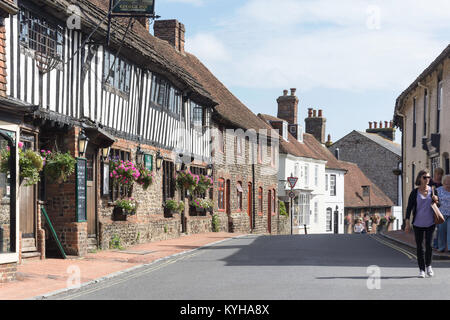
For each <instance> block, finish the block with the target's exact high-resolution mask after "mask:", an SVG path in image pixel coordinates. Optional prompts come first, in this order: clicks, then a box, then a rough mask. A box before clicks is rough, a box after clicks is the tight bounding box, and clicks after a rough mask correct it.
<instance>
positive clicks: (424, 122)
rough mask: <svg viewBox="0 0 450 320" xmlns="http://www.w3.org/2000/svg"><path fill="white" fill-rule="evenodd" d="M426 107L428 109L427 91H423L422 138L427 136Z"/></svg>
mask: <svg viewBox="0 0 450 320" xmlns="http://www.w3.org/2000/svg"><path fill="white" fill-rule="evenodd" d="M427 107H428V90H427V89H425V92H424V98H423V136H424V137H425V136H426V135H427Z"/></svg>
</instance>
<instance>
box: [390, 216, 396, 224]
mask: <svg viewBox="0 0 450 320" xmlns="http://www.w3.org/2000/svg"><path fill="white" fill-rule="evenodd" d="M395 220H397V218H396V217H394V216H390V217H389V222H390V223H392V222H394V221H395Z"/></svg>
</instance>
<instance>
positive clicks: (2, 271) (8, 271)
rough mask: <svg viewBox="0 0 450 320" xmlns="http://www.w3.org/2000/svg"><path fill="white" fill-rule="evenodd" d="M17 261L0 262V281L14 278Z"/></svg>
mask: <svg viewBox="0 0 450 320" xmlns="http://www.w3.org/2000/svg"><path fill="white" fill-rule="evenodd" d="M16 272H17V263H7V264H0V283H4V282H8V281H13V280H16Z"/></svg>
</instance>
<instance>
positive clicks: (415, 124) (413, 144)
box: [412, 98, 417, 148]
mask: <svg viewBox="0 0 450 320" xmlns="http://www.w3.org/2000/svg"><path fill="white" fill-rule="evenodd" d="M416 111H417V110H416V98H414V100H413V136H412V146H413V148H415V147H416V135H417V123H416V120H417V118H416Z"/></svg>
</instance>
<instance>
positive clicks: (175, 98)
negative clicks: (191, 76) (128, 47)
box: [150, 74, 192, 117]
mask: <svg viewBox="0 0 450 320" xmlns="http://www.w3.org/2000/svg"><path fill="white" fill-rule="evenodd" d="M150 98H151V101H152V102H153V103H154V104H156V105H157V106H159V107H161V108H162V109H164V110H167V111H169V112H171V113H174V114H176V115H179V114H180V111H181V107H182V104H183V103H182V96H181V92H180V91H179V90H178V89H176V88H175V87H173V86H172V85H171V84H170V83H169V82H168V81H167V80H165V79H163V78H161V77H160V76H158V75H155V74H154V75H153V76H152V89H151V97H150ZM191 117H192V115H191Z"/></svg>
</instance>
